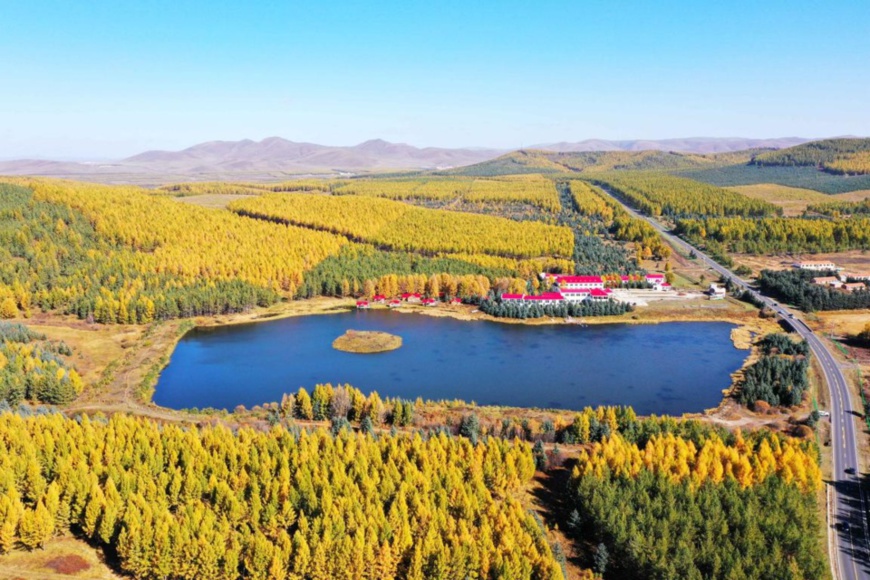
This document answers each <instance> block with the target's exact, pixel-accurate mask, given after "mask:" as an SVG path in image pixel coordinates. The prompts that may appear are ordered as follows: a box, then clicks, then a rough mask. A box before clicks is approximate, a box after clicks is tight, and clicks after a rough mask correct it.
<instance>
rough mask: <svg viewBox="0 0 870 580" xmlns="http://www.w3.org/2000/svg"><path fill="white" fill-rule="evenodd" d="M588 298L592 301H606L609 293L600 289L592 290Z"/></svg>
mask: <svg viewBox="0 0 870 580" xmlns="http://www.w3.org/2000/svg"><path fill="white" fill-rule="evenodd" d="M589 297H590V298H591V299H592V300H607V299H608V298H610V292H607V291H606V290H602V289H600V288H593V289H592V292H590V293H589Z"/></svg>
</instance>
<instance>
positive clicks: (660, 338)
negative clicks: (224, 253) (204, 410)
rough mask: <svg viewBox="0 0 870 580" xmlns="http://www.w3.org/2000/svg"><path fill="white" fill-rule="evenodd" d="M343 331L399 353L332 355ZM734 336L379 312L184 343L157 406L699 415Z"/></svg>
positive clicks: (303, 320) (691, 325)
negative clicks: (327, 393)
mask: <svg viewBox="0 0 870 580" xmlns="http://www.w3.org/2000/svg"><path fill="white" fill-rule="evenodd" d="M351 328H352V329H355V330H381V331H385V332H389V333H392V334H398V335H399V336H401V337H402V339H403V346H402V348H400V349H398V350H395V351H391V352H386V353H379V354H365V355H363V354H353V353H346V352H340V351H337V350H334V349H333V348H332V341H333V340H334V339H335V338H336V337H338V336H340V335H341V334H344V332H345V331H346V330H348V329H351ZM731 328H733V326H732V325H731V324H728V323H720V322H703V323H701V322H679V323H677V322H675V323H667V324H656V325H638V326H628V325H605V326H590V327H579V326H562V325H558V326H522V325H515V324H498V323H492V322H482V321H476V322H466V321H459V320H453V319H450V318H433V317H429V316H421V315H413V314H402V313H399V312H390V311H386V310H373V311H361V312H350V313H347V314H336V315H324V316H306V317H298V318H287V319H283V320H274V321H269V322H261V323H258V324H249V325H241V326H229V327H223V328H213V329H203V330H194V331H191V332H190V333H188V334H187V335H186V336H185V337H184V338H183V339H182V340H181V342H180V343H179V345H178V347H177V348H176V350H175V352H174V353H173V355H172V360H171V361H170V363H169V366H168V367H167V368H166V369H165V370H164V372H163V374H162V376H161V377H160V381H159V383H158V385H157V390H156V393H155V396H154V401H155V402H156V403H157V404H159V405H163V406H166V407H172V408H176V409H178V408H185V407H217V408H225V409H232V408H233V407H235V406H236V405H240V404H241V405H245V406H248V407H250V406H253V405H257V404H262V403H264V402H269V401H276V400H280V398H281V395H282V394H283V393H285V392H291V391H295V390H297V389H298V388H299V387H306V388H308V389H309V390H310V389H311V388H312V387H313V386H314V385H315V384H316V383H324V382H331V383H333V384H336V383H349V384H352V385H354V386H355V387H357V388H359V389H361V390H362V391H363V392H365V393H368V392H369V391H373V390H376V391H378V392H379V393H380V394H381V396H389V397H395V396H399V397H405V398H409V399H416V398H417V397H423V398H424V399H464V400H466V401H477V403H478V404H496V405H510V406H520V407H553V408H565V409H580V408H582V407H584V406H587V405H598V404H623V405H632V406H633V407H634V408H635V409H636V410H637V412H638V413H641V414H650V413H659V414H664V413H669V414H680V413H684V412H696V411H701V410H703V409H706V408H710V407H714V406H716V405H717V404H718V402H719V400H720V399H721V396H722V395H721V391H722V389H724V388H727V387H728V385H729V383H730V374H731V373H732V372H734V371H735V370H736V369H737V368H739V367H740V365H741V363H742V361H743V359H744V358H745V356H746V352H745V351H740V350H738V349H736V348H734V346H733V344H732V343H731V340H730V331H731Z"/></svg>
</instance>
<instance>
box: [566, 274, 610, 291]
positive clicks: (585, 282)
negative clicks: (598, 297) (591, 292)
mask: <svg viewBox="0 0 870 580" xmlns="http://www.w3.org/2000/svg"><path fill="white" fill-rule="evenodd" d="M554 282H555V283H556V285H557V286H559V289H560V290H566V289H568V290H579V289H581V288H590V289H591V288H604V279H603V278H602V277H601V276H567V275H562V274H560V275H558V276H556V277H555V279H554Z"/></svg>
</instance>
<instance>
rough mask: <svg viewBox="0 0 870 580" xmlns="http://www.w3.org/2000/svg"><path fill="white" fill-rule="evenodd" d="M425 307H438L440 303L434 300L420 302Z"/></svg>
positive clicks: (425, 299) (426, 299) (428, 299)
mask: <svg viewBox="0 0 870 580" xmlns="http://www.w3.org/2000/svg"><path fill="white" fill-rule="evenodd" d="M420 302H421V303H422V304H423V306H438V301H437V300H435V299H434V298H424V299H423V300H421V301H420Z"/></svg>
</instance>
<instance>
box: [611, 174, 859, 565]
mask: <svg viewBox="0 0 870 580" xmlns="http://www.w3.org/2000/svg"><path fill="white" fill-rule="evenodd" d="M599 189H601V190H602V191H604V192H605V193H606V194H607V195H610V196H611V197H612V198H613V199H615V200H616V201H617V202H619V203H620V204H621V205H622V207H624V208H625V210H626V211H627V212H628V213H629V214H631V215H632V216H633V217H636V218H639V219H643V220H646V221H647V222H649V223H650V224H651V225H652V226H653V227H654V228H655V229H656V230H658V232H659V233H660V234H661V235H662V237H663V238H665V239H666V240H667V241H668V242H670V244H671V245H673V246H674V247H677V248H681V249H683V250H684V251H685V252H686V253H689V252H695V254H696V255H697V256H698V258H697V259H698V261H700V262H701V263H703V264H704V265H706V266H708V267H709V268H711V269H712V270H714V271H716V272H717V273H719V274H720V275H721V276H723V277H724V278H731V281H732V282H733V283H734V284H735V285H737V286H739V287H740V288H742V289H744V290H748V291H749V292H751V293H752V295H753V296H754V297H755V298H757V299H758V300H760V301H762V302H763V303H764V304H765V305H766V306H767V307H769V308H770V309H771V310H773V311H774V312H776V314H777V315H778V316H779V317H780V318H782V319H783V320H785V321H786V322H788V323H789V325H790V326H791V327H792V328H794V330H795V332H797V333H798V334H799V335H800V336H801V337H802V338H804V339H805V340H806V341H807V343H809V345H810V349H811V351H812V353H813V355H815V357H816V359H817V360H818V361H819V365H820V367H821V369H822V372H823V373H824V377H825V382H826V383H827V384H828V389H829V390H830V393H831V452H832V462H833V473H832V474H831V480H830V486H829V490H828V491H829V494H828V501H829V505H828V510H829V511H828V513H829V515H831V516H832V517H831V521H830V522H829V527H828V536H829V552H830V557H831V563H832V568H833V571H834V578H840V579H841V580H857V579H862V578H866V579H870V549H868V548H870V546H868V539H870V533H868V524H867V510H866V508H865V497H864V491H863V488H862V486H861V480H860V479H859V478H860V473H861V470H860V465H859V464H858V443H857V430H856V428H855V417H856V416H860V411H855V410H854V409H853V407H852V398H851V395H850V393H849V385H848V383H847V382H846V377H845V376H844V374H843V370H842V368H840V365H839V363H838V362H837V359H836V358H834V356H833V355H832V354H831V351H830V350H829V349H828V347H827V345H825V343H823V342H822V341H821V339H819V338H818V337H817V336H816V334H815V333H814V332H813V331H812V330H811V329H810V328H809V327H808V326H807V325H806V324H804V322H803V321H802V320H800V319H797V318H794V315H793V313H791V312H790V311H789V310H788V309H787V308H785V307H783V306H782V305H780V304H777V303H776V302H775V301H773V300H772V299H770V298H768V297H765V296H762V295H761V294H759V293H758V292H757V291H756V290H755V289H754V288H752V287H750V286H749V284H748V283H747V282H746V281H745V280H743V279H741V278H740V277H738V276H736V275H735V274H734V273H733V272H731V271H730V270H728V269H727V268H725V267H724V266H722V265H721V264H719V263H718V262H716V261H714V260H713V259H712V258H710V257H709V256H707V255H706V254H704V253H703V252H701V251H700V250H699V249H697V248H695V247H694V246H692V245H691V244H688V243H687V242H685V241H684V240H682V239H680V238H678V237H677V236H675V235H673V234H671V233H670V232H669V231H668V230H666V229H665V228H664V227H663V226H662V225H661V224H660V223H659V222H657V221H656V220H654V219H652V218H650V217H647V216H645V215H642V214H640V213H638V212H636V211H635V210H633V209H632V208H630V207H628V206H627V205H625V204H624V203H623V202H622V200H620V199H619V198H618V197H616V196H614V195H613V194H611V193H610V192H609V191H607V190H606V189H604V188H599ZM831 508H833V510H834V512H833V514H831V512H830V510H831Z"/></svg>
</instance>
